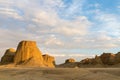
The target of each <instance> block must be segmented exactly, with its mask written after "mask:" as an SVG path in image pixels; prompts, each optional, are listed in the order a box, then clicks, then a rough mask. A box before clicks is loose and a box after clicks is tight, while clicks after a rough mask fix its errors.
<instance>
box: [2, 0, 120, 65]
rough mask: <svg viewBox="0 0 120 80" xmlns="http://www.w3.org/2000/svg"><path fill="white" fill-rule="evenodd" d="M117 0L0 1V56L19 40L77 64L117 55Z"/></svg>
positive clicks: (119, 25)
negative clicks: (92, 58) (109, 54)
mask: <svg viewBox="0 0 120 80" xmlns="http://www.w3.org/2000/svg"><path fill="white" fill-rule="evenodd" d="M119 15H120V1H119V0H30V1H29V0H0V33H1V34H0V38H1V39H0V44H1V45H0V49H1V50H0V53H1V54H0V55H1V56H2V55H3V54H4V52H5V50H6V49H7V48H11V47H13V48H16V46H17V44H18V42H19V41H21V40H35V41H37V45H38V47H39V48H40V50H41V51H42V52H43V53H49V54H51V55H53V56H55V57H56V61H57V63H61V62H64V60H65V59H67V58H70V57H72V58H75V59H76V60H77V61H80V60H81V59H83V58H86V57H94V56H95V55H96V54H97V55H100V54H102V53H103V52H112V53H117V52H119V51H120V22H119V21H120V16H119Z"/></svg>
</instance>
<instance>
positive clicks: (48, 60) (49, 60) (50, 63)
mask: <svg viewBox="0 0 120 80" xmlns="http://www.w3.org/2000/svg"><path fill="white" fill-rule="evenodd" d="M43 63H44V65H45V66H47V67H55V58H54V57H53V56H49V55H48V54H44V55H43Z"/></svg>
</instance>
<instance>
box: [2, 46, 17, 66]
mask: <svg viewBox="0 0 120 80" xmlns="http://www.w3.org/2000/svg"><path fill="white" fill-rule="evenodd" d="M14 55H15V50H14V49H13V48H10V49H7V50H6V52H5V54H4V55H3V57H2V58H1V64H9V63H13V61H14Z"/></svg>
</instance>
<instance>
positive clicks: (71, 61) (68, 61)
mask: <svg viewBox="0 0 120 80" xmlns="http://www.w3.org/2000/svg"><path fill="white" fill-rule="evenodd" d="M73 62H75V59H73V58H70V59H67V60H66V61H65V63H73Z"/></svg>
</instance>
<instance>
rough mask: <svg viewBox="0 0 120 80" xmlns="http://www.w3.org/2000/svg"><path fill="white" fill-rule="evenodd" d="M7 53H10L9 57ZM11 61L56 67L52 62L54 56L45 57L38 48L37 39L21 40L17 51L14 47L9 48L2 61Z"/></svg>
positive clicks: (24, 64) (19, 63) (27, 64)
mask: <svg viewBox="0 0 120 80" xmlns="http://www.w3.org/2000/svg"><path fill="white" fill-rule="evenodd" d="M12 53H13V54H12ZM7 55H9V57H7ZM48 60H50V61H48ZM9 61H10V62H13V64H14V65H20V66H30V67H34V66H35V67H54V64H53V63H52V61H54V57H52V56H45V57H43V55H42V52H41V51H40V50H39V49H38V47H37V45H36V42H35V41H21V42H20V43H19V44H18V46H17V50H16V51H15V50H12V49H9V50H7V51H6V53H5V54H4V56H3V58H2V60H1V63H8V62H9ZM49 62H50V63H49Z"/></svg>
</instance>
